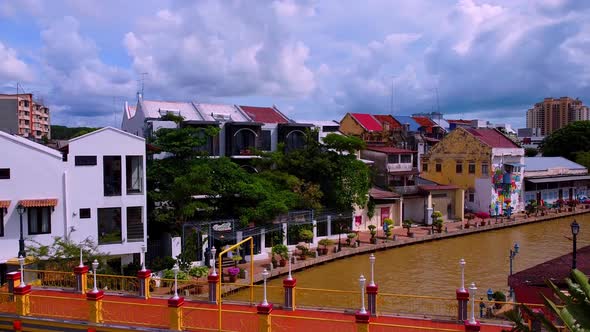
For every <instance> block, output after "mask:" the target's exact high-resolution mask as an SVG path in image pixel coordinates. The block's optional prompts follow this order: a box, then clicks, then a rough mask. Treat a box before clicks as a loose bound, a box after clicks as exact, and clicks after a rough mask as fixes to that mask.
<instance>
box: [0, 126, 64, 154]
mask: <svg viewBox="0 0 590 332" xmlns="http://www.w3.org/2000/svg"><path fill="white" fill-rule="evenodd" d="M0 138H5V139H7V140H10V141H12V142H13V143H16V144H21V145H24V146H26V147H28V148H31V149H35V150H37V151H40V152H44V153H46V154H49V155H51V156H53V157H56V158H59V159H61V158H62V155H61V153H60V152H59V151H57V150H54V149H52V148H49V147H46V146H45V145H43V144H39V143H36V142H33V141H31V140H28V139H26V138H24V137H20V136H16V135H11V134H8V133H5V132H3V131H0Z"/></svg>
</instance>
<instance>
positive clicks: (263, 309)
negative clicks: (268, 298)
mask: <svg viewBox="0 0 590 332" xmlns="http://www.w3.org/2000/svg"><path fill="white" fill-rule="evenodd" d="M271 311H272V303H268V304H262V303H260V304H259V305H257V306H256V312H257V313H259V314H262V315H268V314H270V312H271Z"/></svg>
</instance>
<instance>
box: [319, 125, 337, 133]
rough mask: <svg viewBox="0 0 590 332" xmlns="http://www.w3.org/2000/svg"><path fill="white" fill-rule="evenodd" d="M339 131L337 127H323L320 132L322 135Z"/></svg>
mask: <svg viewBox="0 0 590 332" xmlns="http://www.w3.org/2000/svg"><path fill="white" fill-rule="evenodd" d="M339 130H340V127H339V126H323V127H322V132H323V133H335V132H337V131H339Z"/></svg>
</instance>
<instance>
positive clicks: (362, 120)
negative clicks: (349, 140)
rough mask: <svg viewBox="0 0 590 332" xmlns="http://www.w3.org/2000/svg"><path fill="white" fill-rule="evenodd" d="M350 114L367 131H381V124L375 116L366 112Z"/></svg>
mask: <svg viewBox="0 0 590 332" xmlns="http://www.w3.org/2000/svg"><path fill="white" fill-rule="evenodd" d="M350 115H351V116H352V117H353V118H354V119H355V120H356V121H357V122H358V123H359V124H360V125H361V126H363V128H365V129H366V130H368V131H381V130H383V126H382V125H381V123H380V122H379V121H377V119H375V117H373V116H372V115H371V114H366V113H350Z"/></svg>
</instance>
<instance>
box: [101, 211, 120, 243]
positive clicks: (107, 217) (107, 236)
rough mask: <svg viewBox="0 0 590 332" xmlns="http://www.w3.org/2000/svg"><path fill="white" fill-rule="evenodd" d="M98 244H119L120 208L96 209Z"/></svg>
mask: <svg viewBox="0 0 590 332" xmlns="http://www.w3.org/2000/svg"><path fill="white" fill-rule="evenodd" d="M97 215H98V244H108V243H121V208H104V209H98V213H97Z"/></svg>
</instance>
